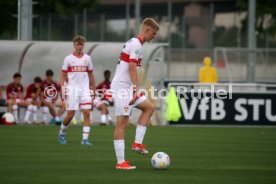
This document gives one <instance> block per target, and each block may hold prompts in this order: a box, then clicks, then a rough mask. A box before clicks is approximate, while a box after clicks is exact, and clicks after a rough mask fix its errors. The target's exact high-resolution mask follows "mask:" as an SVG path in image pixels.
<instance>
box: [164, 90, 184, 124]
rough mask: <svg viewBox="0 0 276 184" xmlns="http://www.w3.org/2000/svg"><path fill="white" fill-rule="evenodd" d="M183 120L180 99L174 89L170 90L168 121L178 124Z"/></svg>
mask: <svg viewBox="0 0 276 184" xmlns="http://www.w3.org/2000/svg"><path fill="white" fill-rule="evenodd" d="M180 118H181V111H180V107H179V103H178V98H177V96H176V94H175V89H174V87H171V88H170V91H169V94H168V96H167V112H166V120H167V121H168V122H169V121H174V122H177V121H179V119H180Z"/></svg>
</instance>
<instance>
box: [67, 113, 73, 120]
mask: <svg viewBox="0 0 276 184" xmlns="http://www.w3.org/2000/svg"><path fill="white" fill-rule="evenodd" d="M67 116H68V118H70V119H73V117H74V116H75V112H68V113H67Z"/></svg>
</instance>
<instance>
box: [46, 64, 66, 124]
mask: <svg viewBox="0 0 276 184" xmlns="http://www.w3.org/2000/svg"><path fill="white" fill-rule="evenodd" d="M45 74H46V78H45V80H44V81H43V82H42V88H43V95H42V108H41V109H42V113H43V122H44V123H45V124H48V114H49V110H50V114H51V115H52V117H53V118H55V121H56V123H57V124H60V123H59V122H61V121H62V120H61V118H60V117H61V115H62V114H63V113H64V112H65V109H66V107H65V102H64V101H62V100H58V96H59V95H58V93H59V92H60V88H59V86H58V84H57V83H56V82H55V81H54V80H53V77H54V72H53V71H52V70H50V69H49V70H47V71H46V73H45ZM55 106H58V107H59V111H58V112H57V113H56V110H55Z"/></svg>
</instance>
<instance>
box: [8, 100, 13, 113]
mask: <svg viewBox="0 0 276 184" xmlns="http://www.w3.org/2000/svg"><path fill="white" fill-rule="evenodd" d="M13 104H14V103H13V100H12V99H8V100H7V112H10V113H12V105H13Z"/></svg>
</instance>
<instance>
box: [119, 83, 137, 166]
mask: <svg viewBox="0 0 276 184" xmlns="http://www.w3.org/2000/svg"><path fill="white" fill-rule="evenodd" d="M119 86H120V85H119V84H118V86H116V85H115V87H116V88H117V89H120V88H119ZM114 101H115V114H116V116H117V123H116V127H115V131H114V149H115V154H116V158H117V165H116V169H135V168H136V166H132V165H130V164H129V163H128V162H127V161H126V160H125V131H126V128H127V125H128V121H129V115H130V113H131V107H130V106H129V105H128V103H129V101H130V95H129V96H125V95H124V96H122V95H120V94H119V93H118V94H116V93H115V94H114Z"/></svg>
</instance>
